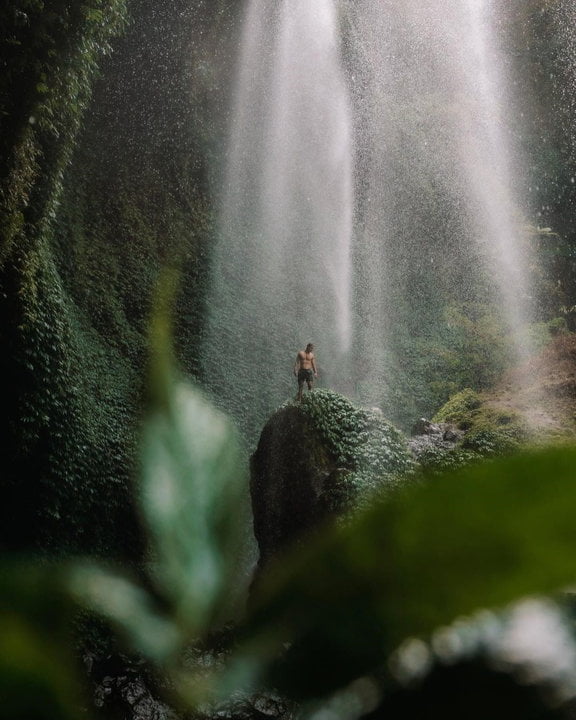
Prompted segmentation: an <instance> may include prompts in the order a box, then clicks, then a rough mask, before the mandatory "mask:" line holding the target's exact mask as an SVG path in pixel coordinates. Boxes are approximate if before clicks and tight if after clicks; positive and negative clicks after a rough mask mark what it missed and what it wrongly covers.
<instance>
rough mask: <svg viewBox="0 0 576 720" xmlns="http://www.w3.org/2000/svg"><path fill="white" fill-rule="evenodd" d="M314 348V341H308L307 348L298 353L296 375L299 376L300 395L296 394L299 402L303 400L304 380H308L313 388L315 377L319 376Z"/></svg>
mask: <svg viewBox="0 0 576 720" xmlns="http://www.w3.org/2000/svg"><path fill="white" fill-rule="evenodd" d="M313 350H314V345H312V343H308V345H306V350H299V351H298V355H296V362H295V363H294V375H296V377H297V378H298V395H296V400H297V401H298V402H301V401H302V390H303V388H304V381H306V384H307V385H308V390H312V385H313V383H314V378H315V377H316V378H317V377H318V372H317V371H316V360H315V358H314V353H313V352H312V351H313Z"/></svg>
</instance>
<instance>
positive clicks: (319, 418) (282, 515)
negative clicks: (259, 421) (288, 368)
mask: <svg viewBox="0 0 576 720" xmlns="http://www.w3.org/2000/svg"><path fill="white" fill-rule="evenodd" d="M412 467H413V460H412V457H411V454H410V452H409V450H408V446H407V443H406V439H405V437H404V435H403V434H402V433H401V432H400V431H399V430H397V429H396V428H394V427H393V426H392V425H391V424H390V423H389V422H387V421H386V420H385V419H384V418H383V417H382V415H381V413H380V412H379V411H377V410H366V409H362V408H358V407H356V406H354V405H353V404H352V403H351V402H350V401H349V400H347V399H346V398H345V397H343V396H341V395H338V394H337V393H334V392H331V391H327V390H316V391H314V392H312V393H308V394H306V395H305V396H304V399H303V401H302V403H299V404H296V403H290V404H287V405H285V406H283V407H282V408H280V409H279V410H278V411H277V412H276V413H274V415H272V417H271V418H270V419H269V420H268V422H267V423H266V425H265V427H264V429H263V430H262V434H261V436H260V440H259V443H258V447H257V449H256V452H255V453H254V455H253V456H252V458H251V483H250V491H251V496H252V507H253V512H254V531H255V535H256V539H257V541H258V545H259V548H260V565H261V566H262V565H265V564H266V563H267V562H268V561H269V560H270V559H271V558H272V557H273V556H274V555H275V554H276V553H277V552H278V551H279V550H280V549H282V548H284V547H286V546H288V545H291V544H293V543H294V542H296V541H297V540H298V539H299V538H301V537H302V536H303V535H305V534H306V533H308V532H310V531H311V530H313V529H314V528H316V527H318V526H319V525H321V524H322V523H323V522H325V521H326V520H327V519H329V518H335V517H340V516H343V515H346V514H347V513H349V512H350V511H351V510H353V509H355V508H357V507H359V506H361V505H362V504H363V503H365V502H366V501H367V499H368V497H369V496H370V495H371V494H372V493H373V492H375V491H377V490H379V489H391V488H394V487H396V486H397V485H398V484H399V483H400V482H401V478H402V477H403V476H405V475H406V474H407V473H408V472H409V471H410V470H411V469H412Z"/></svg>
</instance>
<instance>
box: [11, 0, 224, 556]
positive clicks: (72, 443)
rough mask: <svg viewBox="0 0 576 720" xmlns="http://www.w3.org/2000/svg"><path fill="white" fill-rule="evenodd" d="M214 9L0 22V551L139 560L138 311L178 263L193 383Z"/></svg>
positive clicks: (37, 5)
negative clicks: (135, 501) (164, 270)
mask: <svg viewBox="0 0 576 720" xmlns="http://www.w3.org/2000/svg"><path fill="white" fill-rule="evenodd" d="M228 5H229V3H225V2H220V3H217V2H216V3H205V2H202V1H201V0H199V1H198V2H195V3H189V2H183V1H182V0H174V1H173V2H170V3H164V4H162V6H158V4H157V3H155V2H152V1H146V2H139V3H136V2H132V3H130V2H129V3H128V8H127V9H128V12H126V7H125V3H124V0H107V1H105V0H92V2H86V3H83V4H82V5H78V6H74V7H72V6H71V5H70V3H63V2H58V1H57V0H52V1H51V2H40V0H21V1H20V2H18V3H11V4H10V7H9V8H7V9H5V10H2V11H1V17H0V19H1V20H2V23H0V25H1V26H2V37H1V46H0V47H1V52H2V58H1V59H2V65H3V69H5V70H6V72H5V73H4V74H3V77H2V79H1V80H0V90H1V103H2V106H1V108H0V109H1V111H2V112H1V117H0V122H1V125H2V126H1V130H2V132H0V137H1V142H2V148H1V149H2V168H1V170H2V174H1V177H0V224H1V228H0V229H1V233H2V236H1V239H0V328H1V330H0V334H1V337H0V342H1V346H2V354H1V358H0V383H1V389H0V392H1V393H2V406H1V409H0V447H1V460H0V472H1V476H2V483H3V490H2V492H3V494H4V495H5V498H6V496H7V501H5V502H3V503H2V511H1V516H0V527H1V530H0V545H1V546H4V547H7V548H14V549H19V550H26V549H39V548H41V549H43V550H47V551H49V552H57V553H60V552H66V553H68V552H85V551H88V550H89V551H91V552H95V553H99V554H105V555H109V554H111V555H116V556H118V555H122V556H129V557H137V556H138V555H139V553H140V552H141V540H140V532H139V529H138V519H137V516H136V513H135V511H134V509H133V505H132V500H131V497H132V491H131V483H132V478H133V476H134V474H135V473H134V470H135V464H136V456H137V452H136V449H137V436H138V421H139V417H140V409H141V406H142V396H143V392H142V389H143V378H144V369H145V362H146V353H147V350H146V333H147V318H148V314H149V311H150V298H151V294H152V292H153V290H154V287H155V284H156V281H157V277H158V272H159V270H160V269H161V267H162V266H164V265H177V266H179V267H180V268H181V269H182V292H181V297H180V299H179V307H178V317H179V319H180V321H181V322H180V323H179V329H178V337H177V342H178V345H179V349H180V358H181V362H182V364H183V365H184V367H185V368H186V369H187V370H188V371H189V372H191V373H194V372H195V368H196V348H197V337H198V334H199V333H200V330H201V307H202V296H203V277H204V274H205V257H206V245H207V243H208V242H209V239H210V235H211V232H212V212H213V210H212V208H213V200H212V198H211V179H210V173H209V170H208V168H211V169H215V168H217V156H218V152H219V143H220V137H221V132H222V126H219V125H215V124H214V123H212V122H211V121H210V118H212V117H213V115H214V108H215V104H218V103H219V102H220V100H221V97H222V94H223V88H224V86H223V84H222V78H223V77H227V74H226V72H225V70H226V68H225V66H222V67H221V66H220V65H219V64H218V63H215V62H211V63H207V62H206V59H207V56H210V57H212V56H215V57H217V56H218V49H219V47H220V46H221V45H222V44H225V43H226V42H228V40H229V34H230V28H231V27H232V25H231V24H230V23H229V20H230V17H231V12H230V10H229V7H228ZM126 17H128V23H127V24H126V22H125V18H126ZM107 55H108V57H106V56H107ZM98 67H99V68H100V73H99V75H98ZM86 110H87V112H86ZM221 115H222V116H224V113H222V114H221Z"/></svg>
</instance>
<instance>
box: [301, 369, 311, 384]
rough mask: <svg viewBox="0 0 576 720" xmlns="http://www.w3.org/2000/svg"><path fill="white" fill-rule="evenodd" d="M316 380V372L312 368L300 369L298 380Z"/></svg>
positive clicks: (309, 381) (308, 381)
mask: <svg viewBox="0 0 576 720" xmlns="http://www.w3.org/2000/svg"><path fill="white" fill-rule="evenodd" d="M313 380H314V373H313V372H312V370H298V382H299V383H303V382H307V383H311V382H313Z"/></svg>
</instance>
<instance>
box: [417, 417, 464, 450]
mask: <svg viewBox="0 0 576 720" xmlns="http://www.w3.org/2000/svg"><path fill="white" fill-rule="evenodd" d="M463 437H464V432H463V431H462V430H458V428H457V427H456V426H455V425H453V424H452V423H443V422H439V423H434V422H431V421H430V420H427V419H426V418H420V419H419V420H417V421H416V422H415V423H414V425H413V427H412V436H411V437H410V439H409V440H408V446H409V448H410V450H411V452H412V454H413V455H414V457H415V458H416V460H419V459H420V457H421V456H422V455H423V454H424V453H425V452H427V451H429V450H430V449H431V448H434V449H436V450H438V451H444V452H449V451H450V450H453V449H454V448H455V447H456V445H458V443H459V442H460V441H461V440H462V438H463Z"/></svg>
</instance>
